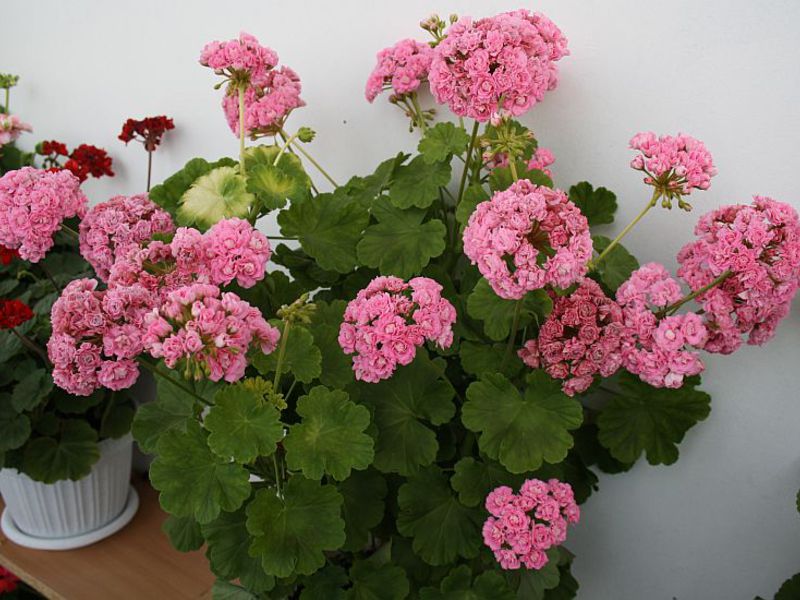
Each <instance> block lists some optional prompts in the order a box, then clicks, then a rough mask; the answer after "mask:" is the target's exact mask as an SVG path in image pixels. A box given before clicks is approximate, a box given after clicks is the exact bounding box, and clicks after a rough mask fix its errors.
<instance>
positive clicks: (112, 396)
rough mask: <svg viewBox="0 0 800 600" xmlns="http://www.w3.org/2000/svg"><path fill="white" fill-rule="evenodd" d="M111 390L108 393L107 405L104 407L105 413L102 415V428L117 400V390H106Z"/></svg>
mask: <svg viewBox="0 0 800 600" xmlns="http://www.w3.org/2000/svg"><path fill="white" fill-rule="evenodd" d="M106 391H107V392H109V394H108V402H106V406H105V408H104V409H103V414H102V416H101V417H100V428H101V429H102V428H103V423H105V422H106V419H107V418H108V415H109V414H110V413H111V408H112V407H113V406H114V402H116V394H117V393H116V392H115V391H114V390H106Z"/></svg>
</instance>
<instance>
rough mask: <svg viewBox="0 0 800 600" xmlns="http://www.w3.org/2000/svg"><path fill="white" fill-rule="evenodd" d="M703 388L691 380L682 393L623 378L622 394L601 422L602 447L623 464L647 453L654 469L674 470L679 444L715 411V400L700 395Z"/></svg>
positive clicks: (604, 410) (600, 419)
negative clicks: (657, 467) (713, 409)
mask: <svg viewBox="0 0 800 600" xmlns="http://www.w3.org/2000/svg"><path fill="white" fill-rule="evenodd" d="M699 384H700V378H699V377H690V378H688V379H687V380H686V382H685V383H684V385H683V387H682V388H680V389H669V388H654V387H652V386H650V385H648V384H646V383H644V382H643V381H641V380H640V379H639V378H638V377H637V376H636V375H631V374H630V373H627V372H623V373H622V374H621V375H620V379H619V386H620V392H619V394H618V395H616V396H615V397H614V398H612V399H611V401H610V402H609V403H608V404H607V405H606V407H605V408H604V409H603V410H602V412H601V413H600V416H599V417H598V419H597V425H598V427H599V429H600V432H599V439H600V443H601V444H603V446H605V447H606V448H608V449H609V450H610V451H611V455H612V456H614V458H616V459H617V460H619V461H622V462H623V463H633V462H635V461H636V460H637V459H638V458H639V456H641V454H642V452H644V453H645V454H646V456H647V462H649V463H650V464H651V465H659V464H663V465H671V464H672V463H674V462H675V461H676V460H678V447H677V444H679V443H680V442H681V440H683V436H684V435H685V434H686V432H687V431H689V429H690V428H691V427H692V426H693V425H695V424H696V423H697V422H698V421H702V420H703V419H705V418H706V417H707V416H708V414H709V412H710V411H711V396H709V395H708V394H706V393H705V392H701V391H700V390H698V389H696V387H697V386H698V385H699Z"/></svg>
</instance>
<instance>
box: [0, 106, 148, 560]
mask: <svg viewBox="0 0 800 600" xmlns="http://www.w3.org/2000/svg"><path fill="white" fill-rule="evenodd" d="M6 98H8V95H7V96H6ZM15 150H16V152H17V154H15V156H17V157H19V156H21V155H22V154H21V153H20V151H19V150H18V149H15ZM37 154H39V155H40V156H41V157H42V160H43V164H42V169H36V168H34V167H33V166H30V165H32V164H33V160H34V158H33V156H34V155H33V154H31V155H29V156H28V159H26V161H24V162H27V163H29V165H28V166H23V167H22V168H18V167H20V166H21V165H20V164H16V165H13V166H15V167H17V168H15V169H13V170H9V172H8V173H6V174H5V175H4V176H3V177H2V179H0V207H2V209H1V210H0V212H2V216H0V366H2V368H1V369H0V373H1V374H0V431H2V434H0V467H2V468H1V469H0V493H2V495H3V499H4V501H5V503H6V507H7V509H6V511H5V512H4V514H3V529H4V531H5V532H6V534H7V535H8V536H9V537H10V538H12V539H14V540H15V541H18V542H20V543H22V544H27V545H30V546H34V547H44V548H47V547H60V548H64V547H72V546H75V545H82V544H83V543H86V542H87V541H90V539H89V538H87V537H86V536H85V534H87V533H88V532H94V533H92V537H91V539H96V538H97V537H98V536H100V535H108V534H110V533H111V532H113V530H114V529H116V528H119V527H120V526H122V525H123V524H124V522H127V520H129V519H130V518H131V517H132V516H133V513H134V512H135V508H136V506H135V504H136V498H135V494H133V493H131V492H130V490H129V488H130V486H129V479H130V462H131V449H132V438H131V436H130V433H129V432H130V424H131V420H132V418H133V412H134V410H133V404H132V402H131V398H130V396H129V395H128V394H127V393H126V392H125V391H123V390H118V391H117V390H114V389H112V388H113V387H114V385H113V382H111V383H112V385H111V386H110V387H103V388H101V389H98V390H96V391H93V392H92V393H90V394H84V393H81V391H80V390H71V391H65V390H64V389H62V388H61V387H58V386H55V385H54V383H53V378H52V368H53V367H52V363H51V361H50V359H49V358H48V355H47V343H48V340H49V339H50V336H51V332H52V327H51V309H52V307H53V305H54V303H56V300H57V299H58V298H59V296H60V294H61V293H62V291H63V290H64V289H65V288H67V287H68V286H69V284H70V282H71V281H72V280H74V279H76V278H80V277H82V276H86V275H89V274H90V273H91V266H90V265H89V263H88V262H87V261H86V260H84V259H83V258H82V257H81V255H80V252H79V239H78V238H79V233H78V230H79V229H80V228H81V224H80V219H81V218H82V217H83V216H84V215H85V213H86V210H87V199H86V196H85V195H84V194H83V192H82V191H81V188H80V184H81V182H82V181H83V180H85V179H86V178H87V177H88V176H90V175H91V176H94V177H100V176H103V175H113V171H112V169H111V158H110V157H108V155H107V154H106V152H105V151H104V150H102V149H100V148H96V147H94V146H89V145H86V144H83V145H80V146H78V147H77V148H75V149H74V150H73V151H71V152H70V151H68V150H67V147H66V145H64V144H63V143H61V142H57V141H48V142H42V143H40V144H39V145H38V146H37ZM9 156H11V155H9ZM84 245H85V243H84ZM87 308H88V306H80V307H75V308H74V310H75V312H76V314H80V313H82V312H83V311H85V310H86V309H87ZM81 358H82V360H85V361H91V360H94V358H93V357H92V356H91V355H90V354H87V353H85V352H82V354H81ZM109 382H110V380H109ZM75 392H77V393H75ZM126 506H127V508H128V510H127V511H124V510H123V509H125V507H126ZM98 532H100V533H98Z"/></svg>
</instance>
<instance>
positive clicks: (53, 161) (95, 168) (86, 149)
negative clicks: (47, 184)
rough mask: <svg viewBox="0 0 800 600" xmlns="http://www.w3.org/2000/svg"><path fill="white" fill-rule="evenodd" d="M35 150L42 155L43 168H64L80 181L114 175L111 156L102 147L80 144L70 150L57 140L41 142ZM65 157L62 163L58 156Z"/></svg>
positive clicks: (51, 169) (59, 169)
mask: <svg viewBox="0 0 800 600" xmlns="http://www.w3.org/2000/svg"><path fill="white" fill-rule="evenodd" d="M36 151H37V152H38V153H39V154H41V155H42V156H44V168H45V169H47V170H49V171H61V170H62V169H66V170H67V171H71V172H72V174H73V175H75V177H77V178H78V179H80V180H81V181H82V182H83V181H86V180H87V179H88V178H89V175H91V176H92V177H103V176H104V175H107V176H108V177H113V176H114V171H112V170H111V162H112V161H111V157H110V156H109V155H108V153H107V152H106V151H105V150H103V149H102V148H98V147H97V146H91V145H89V144H81V145H80V146H78V147H77V148H75V149H74V150H73V151H72V152H70V151H69V150H68V149H67V145H66V144H64V143H63V142H59V141H57V140H49V141H46V142H42V143H41V144H39V145H38V146H37V148H36ZM62 156H63V157H66V158H67V162H66V163H64V164H63V165H62V164H61V162H60V157H62Z"/></svg>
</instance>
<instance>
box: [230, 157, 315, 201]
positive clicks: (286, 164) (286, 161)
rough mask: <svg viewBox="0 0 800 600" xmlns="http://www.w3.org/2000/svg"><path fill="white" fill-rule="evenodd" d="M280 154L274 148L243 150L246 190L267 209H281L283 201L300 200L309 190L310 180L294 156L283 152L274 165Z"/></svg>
mask: <svg viewBox="0 0 800 600" xmlns="http://www.w3.org/2000/svg"><path fill="white" fill-rule="evenodd" d="M280 151H281V149H280V148H279V147H278V146H254V147H252V148H249V149H248V150H246V151H245V168H246V169H247V191H249V192H251V193H253V194H255V195H256V197H257V198H258V200H259V204H260V206H261V207H263V208H265V209H267V210H273V209H276V208H283V207H284V206H285V205H286V201H287V200H300V199H302V198H304V197H305V196H306V194H307V193H308V190H309V189H310V188H311V179H310V178H309V177H308V174H307V173H306V172H305V170H304V169H303V164H302V163H301V162H300V159H299V158H297V156H295V155H294V154H292V153H290V152H284V153H283V154H281V157H280V160H279V161H278V164H277V165H275V159H276V158H278V154H279V153H280ZM248 165H249V166H248Z"/></svg>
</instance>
